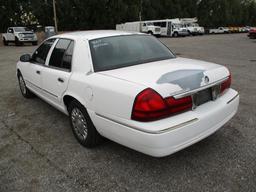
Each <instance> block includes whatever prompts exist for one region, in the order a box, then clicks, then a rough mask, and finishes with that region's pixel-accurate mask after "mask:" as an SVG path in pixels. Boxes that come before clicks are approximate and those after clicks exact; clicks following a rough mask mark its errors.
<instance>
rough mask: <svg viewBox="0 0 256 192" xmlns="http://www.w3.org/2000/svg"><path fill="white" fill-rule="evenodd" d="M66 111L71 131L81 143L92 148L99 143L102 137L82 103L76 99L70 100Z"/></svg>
mask: <svg viewBox="0 0 256 192" xmlns="http://www.w3.org/2000/svg"><path fill="white" fill-rule="evenodd" d="M68 112H69V121H70V125H71V128H72V132H73V134H74V136H75V138H76V139H77V141H78V142H79V143H80V144H81V145H83V146H85V147H87V148H92V147H95V146H97V145H98V144H100V143H101V141H102V137H101V135H100V134H99V133H98V131H97V130H96V128H95V126H94V125H93V122H92V120H91V119H90V117H89V115H88V113H87V110H86V108H85V107H84V106H83V105H82V104H80V103H79V102H78V101H76V100H73V101H71V103H70V104H69V105H68ZM81 126H82V127H81ZM85 132H86V133H85Z"/></svg>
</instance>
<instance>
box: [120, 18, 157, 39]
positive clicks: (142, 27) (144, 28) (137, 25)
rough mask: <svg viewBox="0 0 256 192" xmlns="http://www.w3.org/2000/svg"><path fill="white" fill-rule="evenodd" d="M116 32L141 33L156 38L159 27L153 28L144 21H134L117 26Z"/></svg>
mask: <svg viewBox="0 0 256 192" xmlns="http://www.w3.org/2000/svg"><path fill="white" fill-rule="evenodd" d="M116 30H119V31H133V32H142V33H148V34H151V35H156V36H157V35H160V34H161V28H160V27H159V26H154V25H153V24H152V23H150V22H146V21H141V22H140V21H135V22H126V23H123V24H117V25H116Z"/></svg>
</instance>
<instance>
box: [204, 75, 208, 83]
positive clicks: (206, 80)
mask: <svg viewBox="0 0 256 192" xmlns="http://www.w3.org/2000/svg"><path fill="white" fill-rule="evenodd" d="M204 82H205V84H207V83H209V77H208V76H205V77H204Z"/></svg>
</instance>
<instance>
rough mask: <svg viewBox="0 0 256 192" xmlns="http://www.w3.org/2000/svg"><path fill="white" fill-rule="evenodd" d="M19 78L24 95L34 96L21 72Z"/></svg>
mask: <svg viewBox="0 0 256 192" xmlns="http://www.w3.org/2000/svg"><path fill="white" fill-rule="evenodd" d="M18 80H19V87H20V91H21V94H22V95H23V97H25V98H31V97H33V96H34V94H33V93H32V92H31V91H30V90H29V89H28V88H27V86H26V83H25V81H24V79H23V77H22V75H21V74H18Z"/></svg>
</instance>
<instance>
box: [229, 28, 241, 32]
mask: <svg viewBox="0 0 256 192" xmlns="http://www.w3.org/2000/svg"><path fill="white" fill-rule="evenodd" d="M228 29H229V32H230V33H239V27H228Z"/></svg>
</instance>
